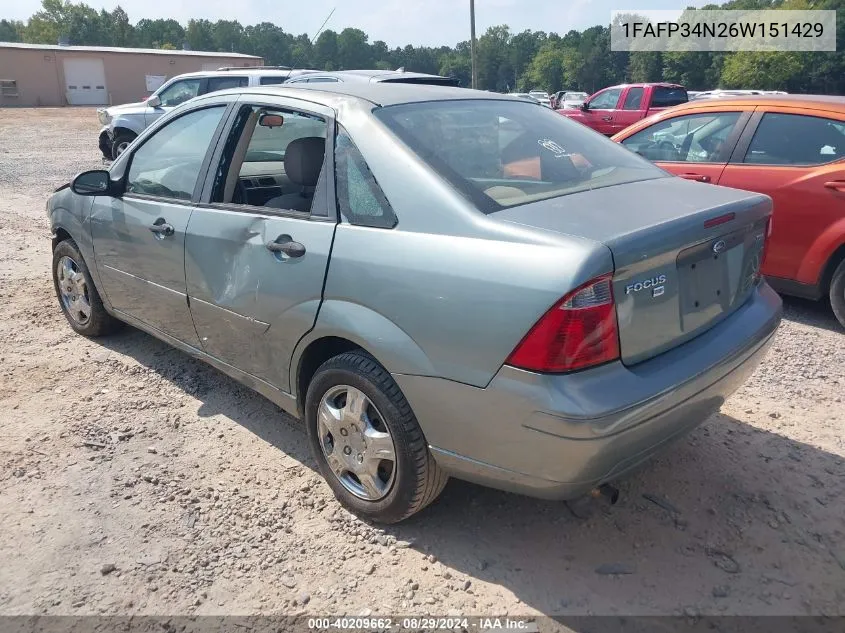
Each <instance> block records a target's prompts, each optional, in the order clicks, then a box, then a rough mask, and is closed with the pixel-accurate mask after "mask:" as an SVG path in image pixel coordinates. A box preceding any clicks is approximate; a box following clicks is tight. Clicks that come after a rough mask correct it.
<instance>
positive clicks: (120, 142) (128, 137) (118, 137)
mask: <svg viewBox="0 0 845 633" xmlns="http://www.w3.org/2000/svg"><path fill="white" fill-rule="evenodd" d="M135 137H136V135H135V134H132V133H131V132H119V133H118V134H115V135H114V141H113V142H112V144H111V157H112V160H117V157H118V156H120V155H121V154H122V153H123V152H124V151H126V148H127V147H129V144H130V143H131V142H132V141H134V140H135Z"/></svg>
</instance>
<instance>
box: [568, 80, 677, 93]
mask: <svg viewBox="0 0 845 633" xmlns="http://www.w3.org/2000/svg"><path fill="white" fill-rule="evenodd" d="M649 86H654V87H657V88H683V86H682V85H681V84H673V83H669V82H665V81H657V82H650V83H648V82H647V83H636V84H617V85H615V86H608V88H647V87H649ZM605 90H606V89H605ZM573 92H575V91H573Z"/></svg>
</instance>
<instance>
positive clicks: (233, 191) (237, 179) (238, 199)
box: [211, 106, 328, 213]
mask: <svg viewBox="0 0 845 633" xmlns="http://www.w3.org/2000/svg"><path fill="white" fill-rule="evenodd" d="M327 129H328V124H327V123H326V121H325V119H323V118H321V117H318V116H315V115H311V114H306V113H304V112H294V111H291V110H281V109H276V108H263V107H259V106H244V107H242V108H241V109H240V111H239V112H238V114H237V117H236V120H235V124H234V126H233V130H232V133H231V134H230V136H229V138H228V139H227V141H226V146H225V148H224V150H223V158H222V160H221V163H220V165H219V166H218V169H217V174H216V177H215V184H214V188H213V192H212V200H211V201H212V202H218V203H224V204H236V205H249V206H253V207H268V208H274V209H285V210H290V211H300V212H305V213H309V212H311V206H312V202H313V199H314V191H315V188H316V186H317V182H318V180H319V178H320V174H321V173H322V170H323V164H324V162H325V148H326V131H327Z"/></svg>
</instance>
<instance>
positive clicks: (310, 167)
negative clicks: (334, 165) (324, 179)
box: [285, 136, 326, 187]
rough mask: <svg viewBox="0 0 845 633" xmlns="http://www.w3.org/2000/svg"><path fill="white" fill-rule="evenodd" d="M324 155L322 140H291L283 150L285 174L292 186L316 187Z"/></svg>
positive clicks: (309, 137)
mask: <svg viewBox="0 0 845 633" xmlns="http://www.w3.org/2000/svg"><path fill="white" fill-rule="evenodd" d="M325 153H326V139H324V138H320V137H319V136H306V137H305V138H298V139H296V140H293V141H291V142H290V143H289V144H288V148H287V150H285V173H286V174H287V176H288V178H290V179H291V181H292V182H293V183H294V184H297V185H301V186H303V187H316V186H317V179H318V178H319V177H320V170H321V169H322V167H323V158H324V156H325Z"/></svg>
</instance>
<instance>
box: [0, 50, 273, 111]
mask: <svg viewBox="0 0 845 633" xmlns="http://www.w3.org/2000/svg"><path fill="white" fill-rule="evenodd" d="M262 63H263V60H262V59H261V58H260V57H255V56H253V55H242V54H240V53H211V52H205V51H186V50H175V51H172V50H161V49H153V48H113V47H105V46H58V45H50V44H19V43H15V42H0V106H64V105H116V104H121V103H130V102H133V101H139V100H141V99H142V98H144V97H146V96H148V95H150V94H151V93H152V92H153V91H154V90H155V89H156V88H158V87H159V86H160V85H161V84H162V83H163V82H164V81H166V80H167V79H170V78H171V77H173V76H175V75H181V74H182V73H188V72H196V71H198V70H214V69H217V68H220V67H222V66H246V67H248V66H260V65H261V64H262Z"/></svg>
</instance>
